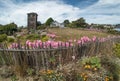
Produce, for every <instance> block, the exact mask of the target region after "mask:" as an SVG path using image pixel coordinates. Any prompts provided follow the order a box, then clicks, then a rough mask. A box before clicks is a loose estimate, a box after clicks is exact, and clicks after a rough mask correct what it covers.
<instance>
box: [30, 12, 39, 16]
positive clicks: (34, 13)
mask: <svg viewBox="0 0 120 81" xmlns="http://www.w3.org/2000/svg"><path fill="white" fill-rule="evenodd" d="M30 14H35V15H37V16H38V14H37V13H35V12H30V13H28V15H30Z"/></svg>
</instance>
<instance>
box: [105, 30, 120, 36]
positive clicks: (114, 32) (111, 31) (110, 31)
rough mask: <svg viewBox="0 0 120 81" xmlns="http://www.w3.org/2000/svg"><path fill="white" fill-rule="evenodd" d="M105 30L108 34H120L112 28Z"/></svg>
mask: <svg viewBox="0 0 120 81" xmlns="http://www.w3.org/2000/svg"><path fill="white" fill-rule="evenodd" d="M107 32H108V33H110V34H114V35H120V32H119V31H117V30H113V29H108V31H107Z"/></svg>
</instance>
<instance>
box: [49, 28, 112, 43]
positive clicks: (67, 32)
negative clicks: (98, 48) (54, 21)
mask: <svg viewBox="0 0 120 81" xmlns="http://www.w3.org/2000/svg"><path fill="white" fill-rule="evenodd" d="M48 31H49V32H50V33H55V34H56V35H57V36H58V37H57V38H56V40H61V41H66V40H69V39H80V38H81V37H82V36H88V37H90V38H91V37H93V36H97V37H107V36H108V35H111V34H108V33H103V32H98V31H88V30H83V29H72V28H50V29H48Z"/></svg>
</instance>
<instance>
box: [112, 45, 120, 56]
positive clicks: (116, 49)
mask: <svg viewBox="0 0 120 81" xmlns="http://www.w3.org/2000/svg"><path fill="white" fill-rule="evenodd" d="M113 50H114V54H115V55H116V56H117V57H119V58H120V43H118V44H116V45H115V46H114V48H113Z"/></svg>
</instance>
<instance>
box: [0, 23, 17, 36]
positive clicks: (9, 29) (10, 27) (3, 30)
mask: <svg viewBox="0 0 120 81" xmlns="http://www.w3.org/2000/svg"><path fill="white" fill-rule="evenodd" d="M16 31H17V25H16V24H15V23H10V24H7V25H3V26H0V34H7V35H12V34H13V33H14V32H16Z"/></svg>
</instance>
